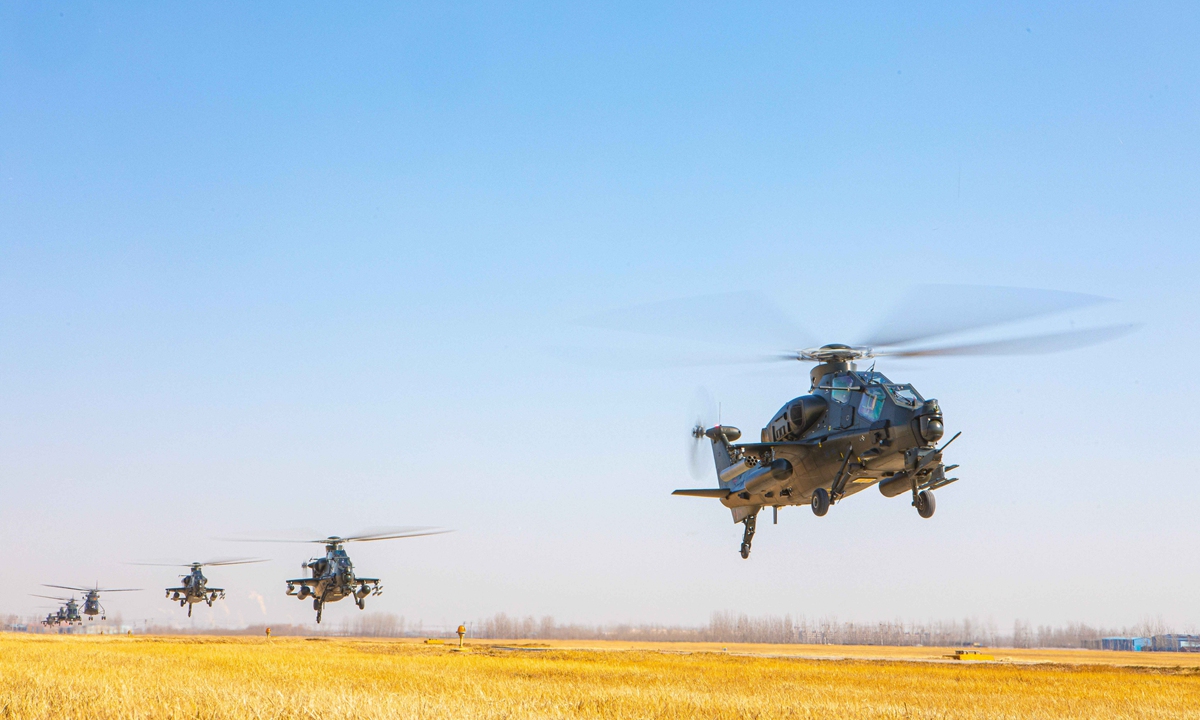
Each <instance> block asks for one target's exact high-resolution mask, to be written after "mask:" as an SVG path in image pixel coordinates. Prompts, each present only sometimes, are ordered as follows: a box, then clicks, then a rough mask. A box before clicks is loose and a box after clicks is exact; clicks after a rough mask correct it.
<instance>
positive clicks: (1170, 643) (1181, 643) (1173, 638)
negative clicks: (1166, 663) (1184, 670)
mask: <svg viewBox="0 0 1200 720" xmlns="http://www.w3.org/2000/svg"><path fill="white" fill-rule="evenodd" d="M1152 640H1153V649H1154V650H1158V651H1159V652H1200V635H1155V636H1154V637H1153V638H1152Z"/></svg>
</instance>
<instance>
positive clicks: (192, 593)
mask: <svg viewBox="0 0 1200 720" xmlns="http://www.w3.org/2000/svg"><path fill="white" fill-rule="evenodd" d="M263 562H267V561H266V560H262V559H258V558H234V559H228V560H208V561H205V562H191V563H131V564H132V565H148V566H154V567H186V568H189V570H188V572H187V573H186V574H184V575H180V576H179V577H180V579H181V582H180V584H179V587H169V588H167V590H166V597H167V599H169V600H171V601H172V602H178V603H179V607H187V614H188V617H191V616H192V606H193V605H195V604H196V603H200V602H202V603H205V604H207V605H208V606H209V607H212V604H213V603H214V602H216V601H217V600H224V599H225V588H216V587H209V586H208V578H206V577H204V572H203V570H202V568H204V567H206V566H208V567H216V566H223V565H249V564H252V563H263Z"/></svg>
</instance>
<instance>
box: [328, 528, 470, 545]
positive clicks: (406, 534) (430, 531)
mask: <svg viewBox="0 0 1200 720" xmlns="http://www.w3.org/2000/svg"><path fill="white" fill-rule="evenodd" d="M448 532H453V530H446V529H443V528H407V529H405V530H402V531H400V532H396V531H392V532H390V533H385V534H370V535H354V536H352V537H344V538H342V541H343V542H372V541H375V540H399V539H401V538H411V537H424V536H426V535H444V534H445V533H448Z"/></svg>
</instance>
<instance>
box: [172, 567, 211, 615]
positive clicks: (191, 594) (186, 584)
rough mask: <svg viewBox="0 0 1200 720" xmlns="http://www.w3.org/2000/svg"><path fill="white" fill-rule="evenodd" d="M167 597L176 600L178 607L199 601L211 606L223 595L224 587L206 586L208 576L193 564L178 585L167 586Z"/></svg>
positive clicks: (190, 610)
mask: <svg viewBox="0 0 1200 720" xmlns="http://www.w3.org/2000/svg"><path fill="white" fill-rule="evenodd" d="M167 597H168V598H169V599H170V600H172V601H174V602H178V603H179V606H180V607H183V606H184V605H189V606H191V605H194V604H196V603H201V602H202V603H205V604H207V605H208V606H209V607H212V604H213V602H214V601H216V600H217V599H218V598H224V597H225V589H224V588H210V587H208V578H206V577H204V573H203V572H202V571H201V569H200V567H199V566H193V567H192V570H191V572H189V573H188V574H187V575H183V576H181V579H180V586H179V587H173V588H167ZM191 614H192V609H191V607H188V615H189V616H191Z"/></svg>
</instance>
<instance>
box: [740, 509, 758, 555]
mask: <svg viewBox="0 0 1200 720" xmlns="http://www.w3.org/2000/svg"><path fill="white" fill-rule="evenodd" d="M757 523H758V513H754V514H753V515H751V516H750V517H748V518H746V519H745V520H743V521H742V524H743V525H745V526H746V529H745V531H743V532H742V551H741V552H742V559H743V560H745V559H747V558H749V557H750V543H752V542H754V526H755V525H756V524H757Z"/></svg>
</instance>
